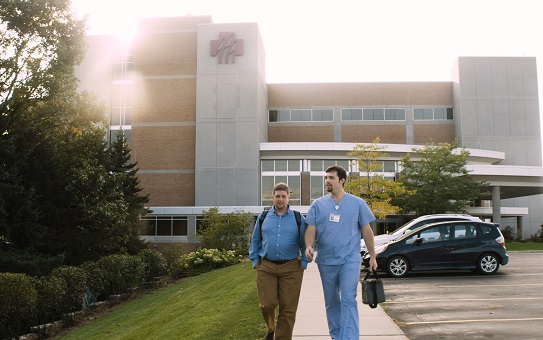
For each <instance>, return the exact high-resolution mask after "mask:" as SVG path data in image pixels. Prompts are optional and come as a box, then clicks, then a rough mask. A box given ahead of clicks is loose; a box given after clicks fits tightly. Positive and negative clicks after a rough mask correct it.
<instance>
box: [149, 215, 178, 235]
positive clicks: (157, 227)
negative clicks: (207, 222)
mask: <svg viewBox="0 0 543 340" xmlns="http://www.w3.org/2000/svg"><path fill="white" fill-rule="evenodd" d="M142 220H146V221H147V224H148V228H147V229H146V230H142V235H149V236H188V218H187V217H185V216H147V217H144V218H142Z"/></svg>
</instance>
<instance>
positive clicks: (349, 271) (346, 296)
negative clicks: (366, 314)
mask: <svg viewBox="0 0 543 340" xmlns="http://www.w3.org/2000/svg"><path fill="white" fill-rule="evenodd" d="M318 267H319V273H320V276H321V281H322V288H323V291H324V303H325V306H326V318H327V319H328V329H329V331H330V336H331V337H332V339H336V340H347V339H358V338H359V334H360V332H359V327H360V325H359V319H358V305H357V302H356V294H357V288H358V281H359V280H360V263H359V262H351V263H345V264H342V265H337V266H336V265H332V266H331V265H321V264H319V265H318Z"/></svg>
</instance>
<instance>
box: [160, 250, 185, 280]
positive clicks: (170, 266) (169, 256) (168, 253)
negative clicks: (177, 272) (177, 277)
mask: <svg viewBox="0 0 543 340" xmlns="http://www.w3.org/2000/svg"><path fill="white" fill-rule="evenodd" d="M181 255H183V249H181V247H178V246H174V245H171V246H168V247H166V248H164V250H163V251H162V256H164V259H165V260H166V268H167V270H168V274H170V275H171V274H172V273H173V270H174V264H175V261H177V259H179V257H180V256H181Z"/></svg>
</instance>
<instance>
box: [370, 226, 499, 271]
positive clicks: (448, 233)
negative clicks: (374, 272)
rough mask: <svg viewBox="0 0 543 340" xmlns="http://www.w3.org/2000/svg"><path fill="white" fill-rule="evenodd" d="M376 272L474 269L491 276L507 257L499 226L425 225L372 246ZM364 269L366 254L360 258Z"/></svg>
mask: <svg viewBox="0 0 543 340" xmlns="http://www.w3.org/2000/svg"><path fill="white" fill-rule="evenodd" d="M375 252H376V254H377V265H378V267H379V268H378V270H384V271H386V272H387V273H388V274H389V275H390V276H392V277H403V276H405V275H406V274H407V273H408V272H410V271H419V270H421V271H422V270H441V269H476V270H477V271H479V272H480V273H481V274H494V273H496V272H497V271H498V268H499V267H500V264H501V265H502V266H503V265H506V264H507V262H509V256H508V255H507V253H506V251H505V239H504V237H503V235H502V233H501V231H500V228H499V225H498V224H494V223H486V222H475V221H449V222H439V223H433V224H428V225H425V226H423V227H420V228H417V229H414V230H413V231H411V232H409V233H407V234H405V235H403V236H401V237H400V238H398V239H396V240H395V241H392V242H389V243H385V244H382V245H379V246H376V247H375ZM363 264H364V265H365V266H366V267H368V264H369V254H366V255H365V256H364V258H363Z"/></svg>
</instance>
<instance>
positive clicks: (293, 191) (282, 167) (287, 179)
mask: <svg viewBox="0 0 543 340" xmlns="http://www.w3.org/2000/svg"><path fill="white" fill-rule="evenodd" d="M261 169H262V173H261V174H262V176H261V188H262V197H261V199H262V205H265V206H271V205H273V200H272V191H273V187H274V186H275V184H277V183H279V182H284V183H286V184H287V185H288V187H289V189H290V201H289V204H290V205H292V206H295V205H301V196H302V194H301V169H302V161H301V160H300V159H276V160H262V161H261Z"/></svg>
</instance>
